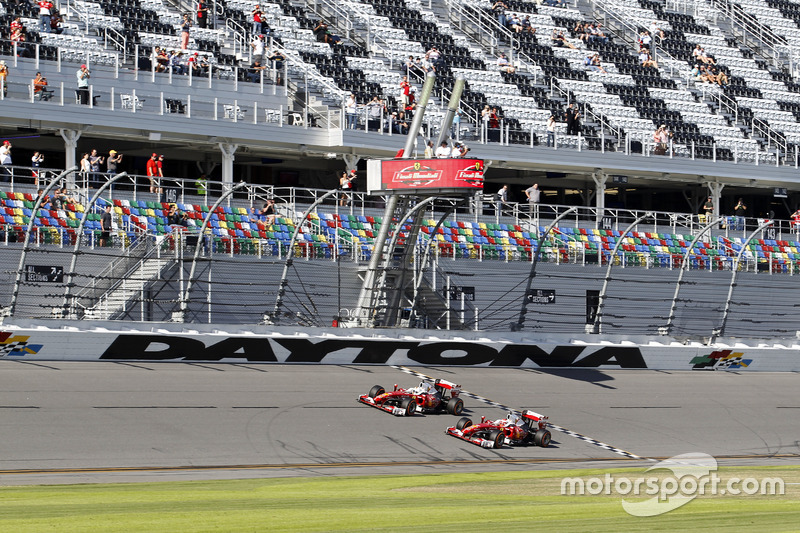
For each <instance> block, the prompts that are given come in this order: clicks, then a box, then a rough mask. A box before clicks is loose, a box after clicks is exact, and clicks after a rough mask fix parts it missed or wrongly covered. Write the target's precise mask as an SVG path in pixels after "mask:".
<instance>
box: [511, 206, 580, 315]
mask: <svg viewBox="0 0 800 533" xmlns="http://www.w3.org/2000/svg"><path fill="white" fill-rule="evenodd" d="M577 210H578V206H573V207H570V208H569V209H567V210H566V211H564V212H563V213H561V214H560V215H558V216H557V217H556V219H555V220H553V221H552V222H551V223H550V225H549V226H547V229H546V230H544V233H542V234H541V235H539V240H538V241H536V252H535V255H534V256H533V262H532V263H531V273H530V274H529V275H528V283H527V284H526V285H525V294H523V295H522V306H520V310H519V320H518V321H517V322H516V323H512V324H511V331H522V327H523V325H524V323H525V314H526V313H527V312H528V309H527V307H528V293H529V292H530V290H531V284H532V283H533V278H535V277H536V265H538V264H539V257H540V256H541V254H542V244H543V243H544V240H545V239H546V238H547V236H548V235H549V234H550V232H551V231H552V230H553V228H555V227H556V224H558V222H559V221H560V220H561V219H562V218H564V217H565V216H567V215H569V214H571V213H574V212H575V211H577Z"/></svg>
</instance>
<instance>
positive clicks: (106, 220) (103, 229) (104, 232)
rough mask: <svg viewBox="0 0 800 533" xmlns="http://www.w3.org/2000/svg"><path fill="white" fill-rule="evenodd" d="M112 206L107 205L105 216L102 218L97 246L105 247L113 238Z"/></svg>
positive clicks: (104, 211)
mask: <svg viewBox="0 0 800 533" xmlns="http://www.w3.org/2000/svg"><path fill="white" fill-rule="evenodd" d="M111 229H112V223H111V204H106V207H105V209H104V210H103V214H102V215H101V216H100V239H99V240H98V242H97V244H98V245H99V246H100V247H103V246H105V245H106V243H108V241H109V239H110V237H111Z"/></svg>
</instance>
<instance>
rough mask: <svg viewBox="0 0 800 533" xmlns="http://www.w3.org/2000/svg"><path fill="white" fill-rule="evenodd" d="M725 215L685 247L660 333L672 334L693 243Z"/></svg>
mask: <svg viewBox="0 0 800 533" xmlns="http://www.w3.org/2000/svg"><path fill="white" fill-rule="evenodd" d="M724 220H725V217H718V218H716V219H714V220H712V221H711V222H709V223H708V224H706V225H705V226H703V229H701V230H700V231H699V232H698V234H697V235H695V238H694V239H692V242H691V244H689V246H688V247H687V249H686V253H685V254H683V262H681V271H680V272H679V273H678V281H676V282H675V294H674V295H673V296H672V305H671V306H670V309H669V318H668V319H667V325H666V326H665V327H664V330H663V332H661V334H662V335H671V334H672V323H673V322H674V321H675V309H676V308H677V307H678V294H680V292H681V285H683V273H684V272H686V269H687V268H688V264H689V256H690V255H691V254H692V250H694V245H695V244H697V241H699V240H700V238H701V237H702V236H703V235H705V234H706V233H707V232H708V231H709V230H710V229H711V228H713V227H714V225H715V224H719V223H720V222H722V221H724Z"/></svg>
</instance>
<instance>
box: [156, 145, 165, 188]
mask: <svg viewBox="0 0 800 533" xmlns="http://www.w3.org/2000/svg"><path fill="white" fill-rule="evenodd" d="M156 166H157V167H158V176H159V177H160V178H163V177H164V154H161V155H160V156H158V161H156ZM158 194H161V188H160V187H159V189H158Z"/></svg>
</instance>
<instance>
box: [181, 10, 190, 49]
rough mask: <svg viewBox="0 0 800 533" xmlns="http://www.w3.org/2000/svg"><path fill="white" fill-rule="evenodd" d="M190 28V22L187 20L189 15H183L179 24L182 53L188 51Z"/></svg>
mask: <svg viewBox="0 0 800 533" xmlns="http://www.w3.org/2000/svg"><path fill="white" fill-rule="evenodd" d="M191 28H192V21H191V20H189V13H184V14H183V21H182V22H181V50H183V51H184V52H185V51H186V50H188V49H189V30H191Z"/></svg>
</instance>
